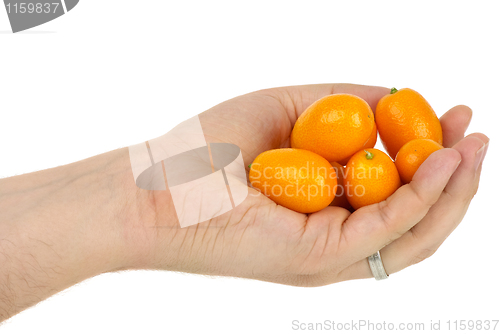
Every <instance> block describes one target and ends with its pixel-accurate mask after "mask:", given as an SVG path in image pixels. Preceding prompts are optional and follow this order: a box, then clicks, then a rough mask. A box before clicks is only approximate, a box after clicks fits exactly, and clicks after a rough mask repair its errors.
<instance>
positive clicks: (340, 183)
mask: <svg viewBox="0 0 500 334" xmlns="http://www.w3.org/2000/svg"><path fill="white" fill-rule="evenodd" d="M331 164H332V167H333V169H335V174H337V192H336V194H335V198H334V199H333V202H332V203H330V206H340V207H342V208H344V209H347V210H350V209H351V204H349V201H348V200H347V194H346V192H345V191H344V175H345V167H344V166H342V165H341V164H339V163H338V162H332V163H331Z"/></svg>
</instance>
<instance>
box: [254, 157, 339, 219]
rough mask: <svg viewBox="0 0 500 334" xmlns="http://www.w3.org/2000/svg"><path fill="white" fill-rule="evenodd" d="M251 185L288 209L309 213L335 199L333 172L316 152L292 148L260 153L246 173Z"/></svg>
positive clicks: (335, 187)
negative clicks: (248, 172)
mask: <svg viewBox="0 0 500 334" xmlns="http://www.w3.org/2000/svg"><path fill="white" fill-rule="evenodd" d="M249 179H250V183H251V184H252V187H254V188H256V189H258V190H260V191H261V192H262V193H263V194H264V195H266V196H267V197H269V198H270V199H272V200H273V201H274V202H276V203H277V204H279V205H282V206H284V207H286V208H288V209H291V210H294V211H297V212H301V213H311V212H316V211H319V210H321V209H324V208H326V207H327V206H328V205H329V204H330V203H331V202H332V201H333V199H334V198H335V192H336V190H337V175H336V174H335V170H334V169H333V167H332V165H331V164H330V163H329V162H328V161H327V160H326V159H325V158H323V157H321V156H319V155H318V154H316V153H313V152H309V151H306V150H301V149H295V148H283V149H276V150H270V151H266V152H263V153H261V154H259V155H258V156H257V158H255V160H254V162H253V163H252V164H251V166H250V174H249Z"/></svg>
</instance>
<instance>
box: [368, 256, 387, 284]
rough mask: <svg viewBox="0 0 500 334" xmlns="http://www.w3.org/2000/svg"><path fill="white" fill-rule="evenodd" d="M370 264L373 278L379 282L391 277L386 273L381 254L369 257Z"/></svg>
mask: <svg viewBox="0 0 500 334" xmlns="http://www.w3.org/2000/svg"><path fill="white" fill-rule="evenodd" d="M368 263H369V264H370V269H371V270H372V274H373V277H375V279H376V280H377V281H378V280H381V279H386V278H387V277H389V275H387V273H386V272H385V268H384V264H383V263H382V258H381V257H380V252H376V253H375V254H373V255H370V256H368Z"/></svg>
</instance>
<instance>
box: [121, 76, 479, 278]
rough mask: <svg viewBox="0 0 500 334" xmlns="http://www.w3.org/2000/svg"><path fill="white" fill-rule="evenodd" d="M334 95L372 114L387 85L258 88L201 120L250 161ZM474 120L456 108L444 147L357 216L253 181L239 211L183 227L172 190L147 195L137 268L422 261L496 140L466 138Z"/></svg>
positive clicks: (208, 132)
mask: <svg viewBox="0 0 500 334" xmlns="http://www.w3.org/2000/svg"><path fill="white" fill-rule="evenodd" d="M333 93H351V94H354V95H358V96H360V97H361V98H363V99H365V100H366V101H367V102H368V103H369V104H370V106H371V108H372V110H374V111H375V108H376V105H377V102H378V100H379V99H380V98H381V97H382V96H384V95H386V94H388V93H389V89H387V88H382V87H370V86H358V85H348V84H334V85H331V84H324V85H309V86H296V87H282V88H275V89H267V90H261V91H257V92H254V93H250V94H247V95H243V96H240V97H236V98H234V99H232V100H229V101H226V102H224V103H221V104H219V105H217V106H215V107H213V108H211V109H209V110H207V111H206V112H204V113H202V114H201V115H200V121H201V123H202V126H203V130H204V133H205V137H206V139H207V141H208V142H226V143H233V144H236V145H237V146H239V147H240V148H241V150H242V153H243V158H244V160H245V165H248V164H250V163H251V162H252V161H253V160H254V159H255V157H256V156H257V155H258V154H260V153H261V152H263V151H266V150H270V149H275V148H283V147H290V143H289V136H290V133H291V131H292V128H293V125H294V123H295V121H296V120H297V118H298V117H299V116H300V114H301V113H302V112H303V111H304V110H305V109H306V108H307V107H308V106H309V105H310V104H311V103H312V102H314V101H315V100H317V99H319V98H321V97H323V96H325V95H328V94H333ZM471 117H472V113H471V110H470V109H469V108H468V107H466V106H457V107H454V108H452V109H451V110H449V111H448V112H447V113H446V114H445V115H443V117H441V124H442V128H443V136H444V146H445V147H446V148H445V149H443V150H439V151H437V152H435V153H434V154H432V155H431V156H430V157H429V158H428V159H427V160H426V161H425V162H424V164H422V166H421V167H420V168H419V170H418V171H417V173H416V174H415V176H414V179H413V181H412V182H411V183H410V184H408V185H404V186H402V187H401V188H400V189H398V190H397V191H396V192H395V193H394V194H393V195H392V196H391V197H389V198H388V199H387V200H386V201H383V202H381V203H378V204H374V205H370V206H366V207H363V208H361V209H359V210H357V211H355V212H354V213H352V214H351V213H350V212H349V211H347V210H345V209H343V208H339V207H327V208H325V209H323V210H321V211H319V212H316V213H313V214H309V215H305V214H300V213H297V212H294V211H291V210H289V209H286V208H284V207H282V206H279V205H277V204H275V203H274V202H273V201H271V200H270V199H268V198H267V197H265V196H264V195H262V194H260V193H259V192H258V191H256V190H255V189H252V188H250V189H249V196H248V197H247V199H246V200H245V201H244V202H243V203H242V204H240V205H239V206H237V207H236V208H235V209H234V210H232V211H230V212H228V213H226V214H223V215H221V216H219V217H217V218H214V219H212V220H210V221H207V222H203V223H201V224H198V225H194V226H190V227H188V228H183V229H181V228H180V227H179V225H178V221H177V219H176V216H175V213H173V208H172V202H171V198H170V195H169V193H168V191H163V192H156V191H155V192H152V195H151V196H149V197H147V198H144V199H142V200H140V201H142V202H143V203H144V204H143V206H142V207H143V208H142V209H140V211H141V212H142V213H141V217H143V218H144V219H143V221H142V224H143V226H146V228H141V229H137V226H136V225H134V224H130V226H129V227H128V229H129V231H128V232H126V233H127V235H128V234H130V235H132V234H133V235H135V236H136V237H135V238H133V246H132V248H133V249H134V250H135V252H136V254H140V256H139V257H138V259H140V260H139V261H136V262H134V264H133V265H131V267H136V268H156V269H170V270H177V271H184V272H192V273H199V274H209V275H221V276H236V277H246V278H252V279H258V280H263V281H270V282H277V283H282V284H289V285H297V286H318V285H325V284H330V283H335V282H339V281H343V280H349V279H357V278H368V277H372V274H371V271H370V269H369V266H368V262H367V260H366V258H367V257H368V256H369V255H371V254H373V253H375V252H376V251H378V250H381V256H382V260H383V262H384V266H385V269H386V271H387V273H388V274H392V273H395V272H397V271H399V270H401V269H403V268H405V267H408V266H410V265H412V264H415V263H417V262H420V261H421V260H423V259H425V258H427V257H429V256H430V255H432V254H433V253H434V252H435V251H436V250H437V249H438V247H439V246H440V245H441V243H442V242H443V241H444V240H445V239H446V238H447V237H448V235H449V234H450V233H451V232H452V231H453V230H454V229H455V228H456V226H457V225H458V224H459V223H460V221H461V220H462V219H463V217H464V215H465V213H466V211H467V207H468V205H469V203H470V201H471V200H472V197H473V196H474V194H475V193H476V191H477V188H478V183H479V175H480V172H481V164H482V160H483V158H484V156H485V154H486V150H487V147H488V141H489V139H488V138H487V137H486V136H485V135H483V134H480V133H475V134H471V135H469V136H467V137H466V138H464V132H465V130H466V129H467V126H468V124H469V122H470V119H471ZM140 205H141V204H140ZM151 227H153V228H151ZM140 231H142V232H140Z"/></svg>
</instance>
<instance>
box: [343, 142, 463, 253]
mask: <svg viewBox="0 0 500 334" xmlns="http://www.w3.org/2000/svg"><path fill="white" fill-rule="evenodd" d="M460 159H461V157H460V154H459V153H458V152H457V151H456V150H454V149H449V148H445V149H442V150H439V151H436V152H434V153H433V154H431V155H430V156H429V158H428V159H427V160H426V161H425V162H424V163H423V164H422V165H421V167H420V168H419V169H418V170H417V172H416V173H415V176H414V178H413V181H412V182H411V183H409V184H407V185H404V186H402V187H400V188H399V189H398V190H397V191H396V192H395V193H394V194H392V195H391V196H390V197H389V198H388V199H387V200H385V201H382V202H380V203H378V204H373V205H369V206H366V207H363V208H361V209H358V210H357V211H355V212H354V213H353V214H352V215H351V216H350V217H349V218H348V219H347V221H346V222H345V223H344V225H343V227H342V237H341V239H340V245H339V250H340V251H341V252H345V253H346V256H347V257H349V258H350V260H351V261H357V260H361V259H365V258H366V257H368V256H370V255H371V254H373V253H375V252H377V251H378V250H380V249H382V248H383V247H384V246H386V245H388V244H389V243H391V242H392V241H394V240H396V239H398V238H399V237H401V236H402V235H403V234H404V233H405V232H406V231H408V230H409V229H410V228H412V227H413V226H414V225H415V224H417V223H418V222H419V221H420V220H421V219H422V218H423V217H424V216H425V215H426V214H427V212H428V210H429V209H430V208H431V206H432V205H433V204H434V203H435V202H436V201H437V200H438V199H439V196H440V195H441V193H442V191H443V189H444V188H445V186H446V184H447V183H448V180H449V179H450V177H451V175H452V174H453V172H454V171H455V169H456V168H457V166H458V165H459V163H460Z"/></svg>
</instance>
